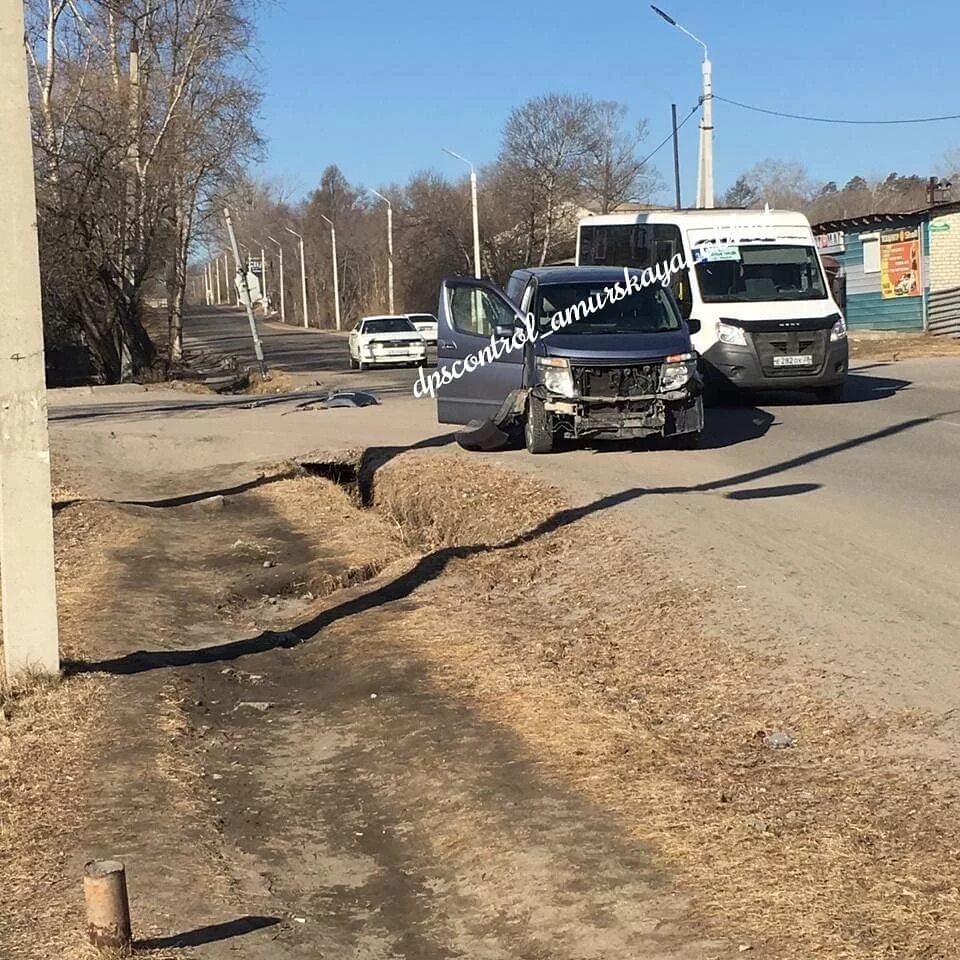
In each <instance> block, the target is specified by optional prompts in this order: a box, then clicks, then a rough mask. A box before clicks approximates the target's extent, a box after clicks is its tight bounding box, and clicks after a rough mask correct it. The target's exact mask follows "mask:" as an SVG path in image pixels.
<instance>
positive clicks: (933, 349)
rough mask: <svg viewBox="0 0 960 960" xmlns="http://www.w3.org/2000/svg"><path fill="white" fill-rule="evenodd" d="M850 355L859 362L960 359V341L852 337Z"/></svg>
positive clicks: (931, 338)
mask: <svg viewBox="0 0 960 960" xmlns="http://www.w3.org/2000/svg"><path fill="white" fill-rule="evenodd" d="M850 355H851V356H852V357H853V358H854V359H857V360H880V361H888V362H891V363H892V362H895V361H897V360H912V359H923V358H926V357H960V339H954V338H952V337H930V336H922V337H888V338H884V339H869V340H865V339H858V338H857V336H856V334H851V336H850Z"/></svg>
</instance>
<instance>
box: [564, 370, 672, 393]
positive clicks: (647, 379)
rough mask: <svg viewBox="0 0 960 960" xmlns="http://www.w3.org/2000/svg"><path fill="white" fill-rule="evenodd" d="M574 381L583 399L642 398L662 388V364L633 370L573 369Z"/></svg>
mask: <svg viewBox="0 0 960 960" xmlns="http://www.w3.org/2000/svg"><path fill="white" fill-rule="evenodd" d="M573 382H574V384H575V385H576V388H577V392H578V394H579V395H580V396H581V397H623V398H624V399H626V398H627V397H639V396H647V395H650V394H654V393H657V392H658V390H659V389H660V364H659V363H646V364H641V365H638V366H633V367H590V366H582V367H580V366H574V367H573Z"/></svg>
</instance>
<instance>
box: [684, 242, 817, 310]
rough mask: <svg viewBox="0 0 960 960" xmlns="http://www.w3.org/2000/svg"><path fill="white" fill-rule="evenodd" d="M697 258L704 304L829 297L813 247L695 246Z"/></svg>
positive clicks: (767, 245)
mask: <svg viewBox="0 0 960 960" xmlns="http://www.w3.org/2000/svg"><path fill="white" fill-rule="evenodd" d="M694 260H695V262H696V272H697V282H698V283H699V284H700V295H701V296H702V297H703V301H704V303H743V302H747V301H753V300H763V301H779V300H823V299H825V298H826V296H827V293H826V288H825V286H824V282H823V274H822V272H821V270H820V263H819V261H818V259H817V252H816V250H815V249H814V248H813V247H809V246H800V245H797V246H794V245H787V244H760V243H757V244H743V245H740V246H736V245H733V244H731V245H729V246H713V247H711V246H706V247H695V248H694Z"/></svg>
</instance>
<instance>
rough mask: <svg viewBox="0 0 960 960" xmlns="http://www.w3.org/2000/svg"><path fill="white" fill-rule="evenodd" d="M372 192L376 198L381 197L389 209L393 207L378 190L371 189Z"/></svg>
mask: <svg viewBox="0 0 960 960" xmlns="http://www.w3.org/2000/svg"><path fill="white" fill-rule="evenodd" d="M370 192H371V193H372V194H373V195H374V196H375V197H379V198H380V199H381V200H382V201H383V202H384V203H385V204H386V205H387V206H388V207H389V206H392V204H391V203H390V201H389V200H388V199H387V198H386V197H385V196H384V195H383V194H382V193H380V192H379V191H377V190H374V189H373V187H371V188H370Z"/></svg>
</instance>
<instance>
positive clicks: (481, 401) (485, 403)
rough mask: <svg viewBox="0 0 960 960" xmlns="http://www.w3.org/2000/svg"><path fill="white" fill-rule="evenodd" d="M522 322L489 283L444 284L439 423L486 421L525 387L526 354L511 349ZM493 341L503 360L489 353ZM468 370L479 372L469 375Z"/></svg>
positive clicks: (457, 281) (458, 279)
mask: <svg viewBox="0 0 960 960" xmlns="http://www.w3.org/2000/svg"><path fill="white" fill-rule="evenodd" d="M522 318H523V315H522V314H521V313H519V312H518V310H517V308H516V307H514V306H513V304H511V303H510V301H509V300H508V299H507V297H506V295H505V294H504V293H503V291H502V290H500V288H499V287H497V286H495V285H494V284H492V283H490V282H489V281H487V280H474V279H471V278H468V277H456V278H453V279H447V280H444V281H443V283H442V284H441V286H440V309H439V316H438V319H439V331H438V340H437V367H438V370H439V372H440V376H441V382H440V385H439V387H438V389H437V419H438V420H439V421H440V423H468V422H469V421H470V420H486V419H488V418H489V417H492V416H493V415H494V414H495V413H496V412H497V410H498V409H499V408H500V405H501V404H502V403H503V401H504V400H505V399H506V397H507V394H508V393H510V392H511V391H512V390H516V389H518V388H519V387H521V386H522V381H523V350H513V349H508V347H509V340H510V338H511V337H512V336H513V333H514V331H515V329H516V328H517V326H518V325H521V326H522V322H523V319H522ZM491 338H493V339H494V340H495V341H500V342H499V343H497V350H496V353H498V354H499V357H497V356H495V355H494V351H493V349H492V348H491ZM474 358H477V359H479V360H480V362H479V363H476V362H475V359H474ZM467 364H469V365H470V366H473V367H475V368H474V369H473V370H467V368H466V366H467Z"/></svg>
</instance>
